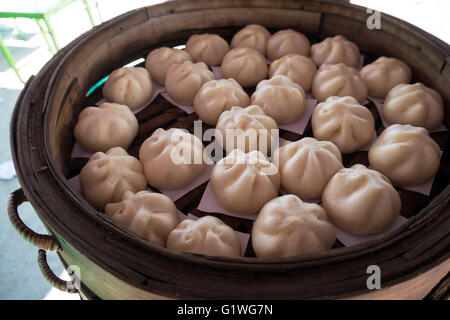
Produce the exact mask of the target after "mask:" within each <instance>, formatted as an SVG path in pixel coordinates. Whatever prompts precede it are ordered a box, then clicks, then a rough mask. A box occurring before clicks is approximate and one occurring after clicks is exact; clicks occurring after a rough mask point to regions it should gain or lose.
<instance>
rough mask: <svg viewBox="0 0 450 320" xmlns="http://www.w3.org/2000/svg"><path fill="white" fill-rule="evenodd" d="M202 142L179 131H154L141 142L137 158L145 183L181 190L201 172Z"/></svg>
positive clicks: (204, 166)
mask: <svg viewBox="0 0 450 320" xmlns="http://www.w3.org/2000/svg"><path fill="white" fill-rule="evenodd" d="M203 149H204V148H203V143H202V141H201V140H200V139H199V138H197V137H196V136H194V135H192V134H190V133H187V132H185V131H183V130H181V129H176V128H172V129H169V130H164V129H162V128H159V129H157V130H156V131H155V132H153V134H152V135H151V136H150V137H149V138H148V139H147V140H145V141H144V143H143V144H142V146H141V149H140V150H139V159H140V160H141V162H142V164H143V166H144V172H145V177H146V178H147V181H148V183H149V184H150V185H151V186H153V187H156V188H161V189H167V190H172V189H181V188H184V187H186V186H188V185H189V184H191V183H192V182H194V180H195V179H197V178H198V177H199V176H200V175H201V174H202V173H203V171H204V170H205V168H206V164H205V162H204V161H203Z"/></svg>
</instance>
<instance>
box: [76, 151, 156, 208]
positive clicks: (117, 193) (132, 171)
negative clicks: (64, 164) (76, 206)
mask: <svg viewBox="0 0 450 320" xmlns="http://www.w3.org/2000/svg"><path fill="white" fill-rule="evenodd" d="M80 187H81V191H82V193H83V196H84V197H85V198H86V200H87V201H88V202H89V203H90V204H91V205H92V206H93V207H94V208H96V209H97V210H99V211H103V209H104V208H105V205H106V204H107V203H113V202H119V201H120V200H121V199H122V196H123V194H124V193H125V191H132V192H138V191H141V190H144V189H145V188H146V187H147V180H146V179H145V176H144V170H143V169H142V164H141V163H140V162H139V160H138V159H136V158H135V157H132V156H130V155H129V154H128V153H127V152H126V151H125V150H124V149H122V148H120V147H117V148H112V149H109V150H108V151H107V152H106V153H103V152H96V153H94V154H93V155H92V156H91V158H90V159H89V161H88V163H87V164H86V165H85V166H84V167H83V169H81V173H80Z"/></svg>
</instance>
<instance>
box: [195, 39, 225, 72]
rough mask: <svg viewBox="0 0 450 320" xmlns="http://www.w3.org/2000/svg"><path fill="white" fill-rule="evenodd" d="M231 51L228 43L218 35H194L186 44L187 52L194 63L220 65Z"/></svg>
mask: <svg viewBox="0 0 450 320" xmlns="http://www.w3.org/2000/svg"><path fill="white" fill-rule="evenodd" d="M228 50H229V47H228V43H227V42H226V41H225V40H224V39H223V38H222V37H220V36H219V35H217V34H209V33H204V34H194V35H192V36H190V37H189V40H188V41H187V42H186V51H187V52H188V53H189V54H190V55H191V57H192V60H193V61H194V62H198V61H202V62H204V63H206V64H209V65H214V66H216V65H220V63H221V62H222V60H223V57H224V56H225V55H226V54H227V52H228Z"/></svg>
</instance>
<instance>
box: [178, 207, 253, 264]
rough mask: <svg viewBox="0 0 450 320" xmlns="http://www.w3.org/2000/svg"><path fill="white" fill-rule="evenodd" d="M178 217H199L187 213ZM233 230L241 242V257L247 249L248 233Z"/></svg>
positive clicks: (190, 218) (192, 218)
mask: <svg viewBox="0 0 450 320" xmlns="http://www.w3.org/2000/svg"><path fill="white" fill-rule="evenodd" d="M180 219H181V220H182V221H183V220H186V219H189V220H198V219H200V218H199V217H197V216H194V215H193V214H190V213H189V214H188V215H187V216H186V215H183V217H181V216H180ZM234 232H236V234H237V236H238V238H239V241H240V242H241V257H243V256H245V251H247V245H248V241H249V239H250V234H248V233H243V232H239V231H236V230H234Z"/></svg>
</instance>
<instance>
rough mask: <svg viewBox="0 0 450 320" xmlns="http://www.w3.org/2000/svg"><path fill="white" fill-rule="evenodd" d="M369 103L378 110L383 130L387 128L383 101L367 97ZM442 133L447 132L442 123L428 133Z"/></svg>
mask: <svg viewBox="0 0 450 320" xmlns="http://www.w3.org/2000/svg"><path fill="white" fill-rule="evenodd" d="M367 98H368V99H369V100H370V101H372V102H373V103H374V104H375V106H376V107H377V110H378V114H379V115H380V118H381V122H382V123H383V126H384V127H385V128H387V127H389V123H388V122H387V121H386V120H385V119H384V116H383V105H384V99H380V98H374V97H367ZM444 131H448V129H447V127H446V126H445V125H444V124H443V123H442V124H441V125H440V126H439V127H438V128H436V129H434V130H432V131H430V133H435V132H444Z"/></svg>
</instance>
